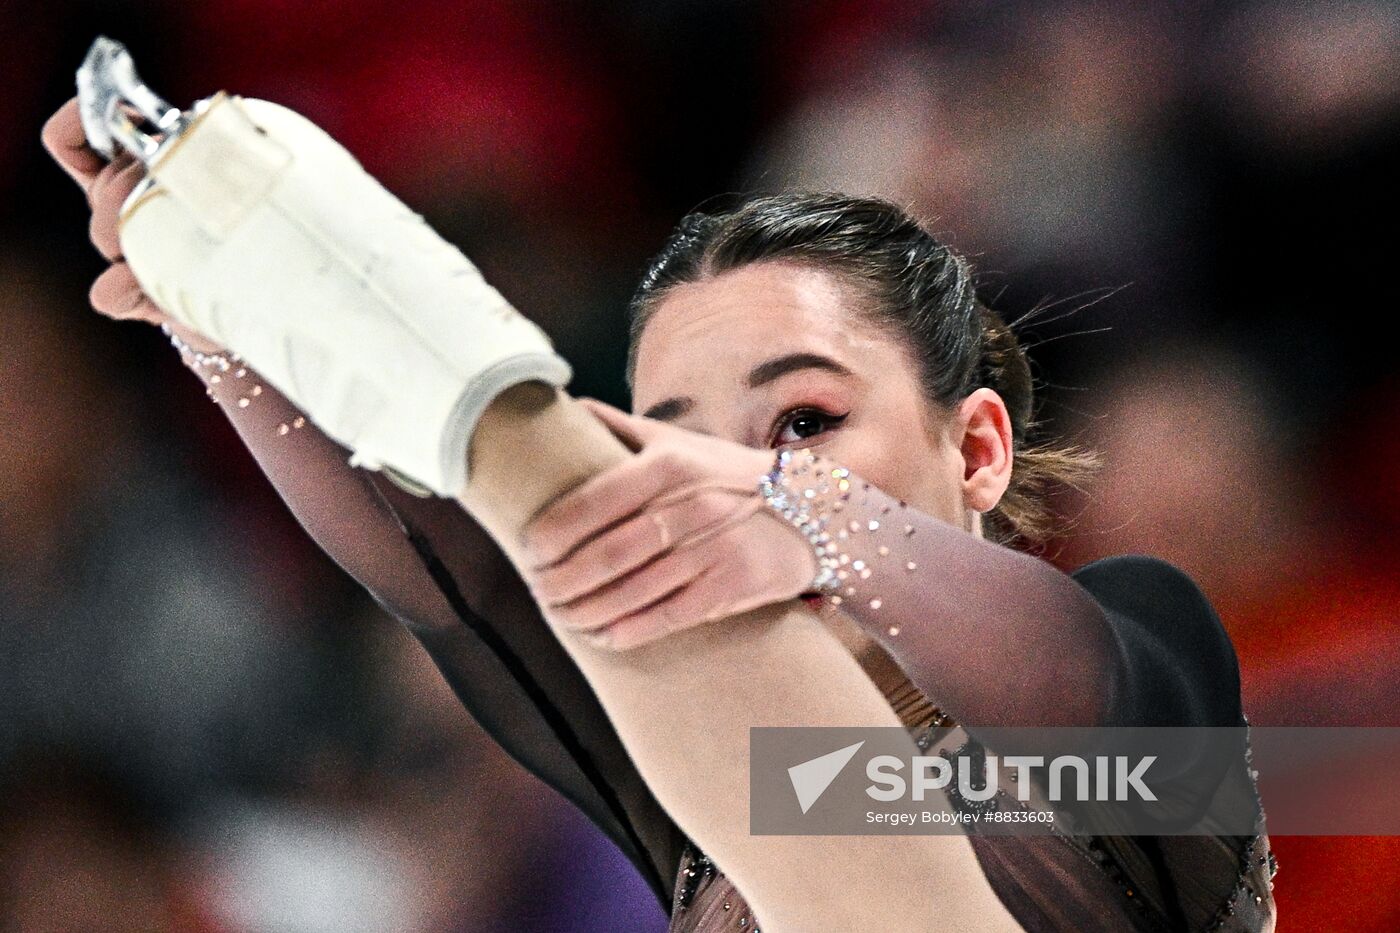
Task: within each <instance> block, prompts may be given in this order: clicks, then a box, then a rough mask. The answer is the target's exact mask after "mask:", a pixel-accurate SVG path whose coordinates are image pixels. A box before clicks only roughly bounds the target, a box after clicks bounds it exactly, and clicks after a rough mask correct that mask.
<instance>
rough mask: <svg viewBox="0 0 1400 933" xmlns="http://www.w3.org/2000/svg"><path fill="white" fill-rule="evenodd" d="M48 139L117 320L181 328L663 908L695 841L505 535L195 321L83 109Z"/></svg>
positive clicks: (454, 671)
mask: <svg viewBox="0 0 1400 933" xmlns="http://www.w3.org/2000/svg"><path fill="white" fill-rule="evenodd" d="M43 135H44V144H45V146H46V147H47V148H48V149H49V151H50V152H51V153H52V154H53V156H54V158H55V159H56V161H57V162H58V164H59V165H60V166H61V167H62V168H63V169H64V170H65V171H66V172H67V173H68V174H69V175H70V176H72V178H73V179H74V180H75V181H76V182H77V183H78V185H79V187H80V188H81V189H82V190H83V192H84V193H85V194H86V195H87V198H88V202H89V205H90V207H91V208H92V221H91V237H92V240H93V243H94V244H95V245H96V246H97V248H98V250H99V252H101V253H102V255H103V256H104V257H105V258H107V259H108V260H110V261H111V265H110V266H109V267H108V268H107V269H106V270H105V271H104V272H103V273H102V275H101V276H100V277H99V278H98V280H97V281H96V283H95V284H94V285H93V288H92V292H91V300H92V303H93V306H94V307H95V308H96V309H97V310H98V311H99V312H101V313H102V314H104V315H106V316H108V317H112V318H114V319H118V320H140V321H145V322H148V323H151V324H158V325H161V326H164V327H166V328H167V329H168V330H169V331H170V332H171V333H172V338H173V342H175V343H176V344H177V346H180V347H181V358H182V360H183V362H184V363H185V364H186V365H187V366H188V367H189V368H190V370H191V371H192V372H193V373H194V374H195V375H196V376H197V377H198V378H199V379H200V381H201V382H202V384H203V385H204V386H205V387H206V389H207V391H208V393H209V396H210V398H211V399H213V400H214V401H215V402H216V403H217V404H218V407H219V409H220V410H221V411H222V412H223V414H224V415H225V416H227V417H228V419H229V421H230V423H231V424H232V426H233V427H234V429H235V430H236V431H237V432H238V434H239V436H240V438H241V439H242V440H243V442H244V444H245V445H246V446H247V447H248V449H249V451H250V452H251V453H252V455H253V457H254V459H255V460H256V461H257V463H258V465H259V467H260V468H261V470H262V471H263V473H264V474H265V475H266V476H267V477H268V479H269V480H270V481H271V483H272V485H273V486H274V487H275V488H276V490H277V492H278V494H279V495H280V496H281V497H282V499H283V501H284V502H286V504H287V506H288V508H289V509H290V510H291V512H292V513H293V514H294V515H295V516H296V518H297V520H298V521H299V522H300V523H301V525H302V526H303V527H304V528H305V529H306V530H307V532H308V533H309V534H310V535H311V537H312V538H313V539H314V540H315V541H316V543H317V544H318V545H319V546H320V547H321V548H322V550H324V551H325V552H326V554H327V555H329V556H330V557H331V559H333V560H334V561H335V562H336V563H337V564H339V565H340V566H341V568H342V569H344V570H345V571H346V572H347V573H349V574H350V575H351V576H352V577H353V578H354V579H355V580H356V581H357V582H359V583H360V584H361V585H362V586H364V587H365V589H366V590H367V591H368V592H369V593H370V594H371V595H372V596H373V597H374V598H375V599H376V600H377V601H378V602H379V603H380V604H381V605H383V606H384V607H385V608H387V609H388V610H389V611H390V612H392V613H393V614H394V615H395V616H396V617H397V618H398V619H399V620H400V621H401V622H403V624H404V625H405V626H406V627H407V628H408V629H409V630H410V631H411V632H412V633H413V635H414V636H415V637H416V638H417V639H418V640H419V642H420V643H421V644H422V645H423V646H424V648H425V649H426V650H427V651H428V653H429V655H430V656H431V657H432V659H433V661H434V663H435V664H436V665H437V666H438V668H439V669H440V670H441V671H442V673H443V676H444V678H445V679H446V680H447V682H448V683H449V684H450V685H451V687H452V688H453V690H454V692H456V694H457V695H458V697H459V698H460V699H461V701H462V703H463V705H464V706H465V707H466V708H467V710H468V711H469V712H470V713H471V714H472V716H473V717H474V718H476V720H477V721H478V722H480V723H481V725H482V726H483V727H484V728H485V729H486V730H487V732H488V733H489V734H490V735H491V736H492V738H493V739H495V740H496V741H497V742H498V743H500V744H501V746H502V747H503V748H504V749H505V750H506V751H507V752H508V753H509V754H511V755H512V756H513V757H514V758H516V759H517V760H518V761H520V762H521V763H522V764H523V765H525V766H526V767H527V768H529V769H530V770H531V771H532V772H533V773H535V774H536V775H538V776H539V777H540V778H541V779H543V780H544V781H545V782H546V783H548V784H549V785H550V786H552V787H553V788H555V789H556V790H558V791H559V792H560V793H562V794H563V795H564V796H565V797H566V798H568V799H569V800H571V801H572V802H573V803H574V804H576V805H577V806H578V807H580V809H582V810H583V811H584V812H585V813H586V814H588V816H589V817H590V818H592V820H593V821H594V822H595V823H596V824H597V825H598V826H599V827H600V828H601V829H602V830H603V831H604V832H605V833H607V834H608V836H609V837H610V838H611V839H612V840H613V841H614V842H615V843H616V844H617V845H618V846H619V847H620V848H621V849H622V850H623V851H624V852H625V853H626V854H627V855H628V856H629V857H630V858H631V859H632V861H633V862H634V864H636V865H637V867H638V870H639V871H640V872H641V873H642V875H643V876H644V877H645V878H646V879H647V880H648V881H649V882H650V884H651V886H652V888H653V890H655V892H656V893H657V896H658V898H659V900H660V901H661V902H662V904H663V905H666V904H669V903H670V901H671V892H672V887H673V884H674V879H675V871H676V864H677V862H678V861H679V858H680V850H681V847H682V846H683V844H684V842H685V840H684V837H683V836H682V835H681V834H680V832H679V831H678V830H677V829H676V828H675V826H674V824H673V823H672V821H671V820H670V819H669V818H668V817H667V816H666V814H665V811H663V810H662V809H661V807H660V805H659V804H658V803H657V802H656V800H655V798H654V797H653V796H652V795H651V792H650V791H649V790H648V789H647V788H646V786H645V784H644V783H643V782H642V780H641V778H640V777H639V776H638V775H637V773H636V769H635V768H633V767H632V764H631V762H630V761H629V760H628V758H627V755H626V752H625V750H624V749H623V747H622V744H621V742H620V741H619V740H618V738H617V735H616V732H615V731H614V730H613V729H612V725H611V723H609V722H608V719H607V717H606V714H604V712H603V710H602V708H601V707H600V706H599V705H598V702H597V699H596V697H594V695H593V693H592V691H591V690H590V689H589V687H588V684H587V683H586V682H585V681H584V679H583V677H582V675H581V674H580V673H579V671H578V669H577V667H576V666H575V665H574V663H573V661H572V660H571V659H570V658H569V657H568V655H567V654H566V653H565V652H564V651H563V649H562V648H561V647H560V645H559V643H558V641H557V640H556V639H555V638H554V636H553V634H552V633H551V632H550V631H549V630H548V628H547V627H546V626H545V625H544V623H543V622H542V620H541V619H540V615H539V610H538V608H537V607H536V605H535V602H534V600H533V599H532V598H531V597H530V594H529V593H528V592H527V591H526V589H525V585H524V583H523V582H522V581H521V580H520V577H519V575H518V574H516V573H515V570H514V568H513V567H511V565H510V562H509V561H508V560H507V559H506V557H505V555H504V554H503V553H501V550H500V548H499V547H497V546H496V544H495V542H494V541H493V540H492V539H491V537H490V536H489V535H488V534H487V533H486V532H485V531H484V530H483V529H482V528H481V526H480V525H478V524H477V523H476V522H474V521H473V520H472V519H471V517H470V516H468V515H467V514H466V513H465V512H464V511H463V510H462V509H461V508H460V507H459V506H458V505H457V504H456V503H455V502H452V501H451V500H446V499H439V498H429V499H420V498H416V497H413V496H410V495H408V494H406V493H404V492H403V491H402V490H400V489H399V488H398V487H396V486H394V485H393V484H392V483H389V482H388V481H386V480H385V479H384V478H383V476H382V475H381V474H378V473H372V472H368V471H365V470H357V469H354V468H352V467H350V465H349V464H348V462H347V458H348V452H347V451H346V450H345V449H344V448H343V447H341V446H340V445H339V444H337V443H336V442H335V441H334V440H332V439H331V438H329V437H327V436H326V434H325V433H324V432H322V431H321V430H320V429H319V428H318V427H316V425H315V424H314V423H312V422H311V421H310V420H309V419H308V418H306V417H305V416H304V414H303V413H302V412H301V411H300V410H298V409H297V407H296V406H295V405H293V404H292V403H291V402H290V401H289V400H287V399H286V398H285V397H284V396H283V395H282V394H281V393H280V392H278V391H277V389H276V388H275V387H273V386H272V385H271V384H269V383H267V382H265V381H264V380H263V379H262V378H261V377H260V376H259V374H258V373H256V372H255V371H254V370H252V369H251V368H250V367H247V366H245V365H244V364H243V363H242V362H241V361H240V360H239V359H238V358H237V357H236V356H233V355H231V354H229V353H227V352H225V351H224V350H223V349H222V348H221V347H219V346H217V345H215V344H213V343H211V342H209V341H206V340H204V339H203V338H202V337H200V336H199V335H198V334H194V333H192V332H190V331H189V330H187V329H184V328H181V327H180V325H178V324H177V323H176V322H174V321H172V320H170V319H169V318H168V317H167V315H166V314H165V313H164V312H163V311H162V310H161V309H160V308H158V307H156V306H155V304H154V303H152V302H151V300H150V299H149V298H148V297H147V296H146V295H145V294H143V293H142V291H141V289H140V286H139V285H138V284H137V282H136V279H135V277H134V276H133V275H132V273H131V270H130V268H129V267H128V266H127V264H126V262H125V261H124V259H123V258H122V256H121V252H120V243H119V241H118V238H117V214H118V211H119V209H120V207H121V205H122V203H123V202H124V201H125V200H126V198H127V196H128V195H129V194H130V193H131V190H132V188H133V187H134V186H135V184H136V183H137V182H138V181H139V180H140V178H141V177H142V174H143V169H142V167H141V166H140V165H137V164H135V163H133V162H132V161H131V160H130V159H129V157H122V158H120V159H118V161H116V162H114V163H113V164H111V165H108V164H107V163H106V162H105V161H103V160H102V159H100V158H99V157H98V156H97V155H96V154H95V153H93V152H92V151H91V150H90V149H89V148H88V147H87V145H86V141H85V138H84V135H83V129H82V126H81V124H80V121H79V119H78V112H77V102H76V101H69V102H68V103H67V104H65V105H64V106H63V107H62V108H60V109H59V111H58V112H57V113H55V114H54V116H53V117H52V118H51V119H50V120H49V122H48V124H47V125H46V126H45V128H44V134H43Z"/></svg>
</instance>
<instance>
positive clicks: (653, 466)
mask: <svg viewBox="0 0 1400 933" xmlns="http://www.w3.org/2000/svg"><path fill="white" fill-rule="evenodd" d="M691 472H692V471H691V470H690V469H689V467H688V465H687V463H686V461H685V459H684V458H683V457H682V456H681V455H680V454H679V452H677V451H663V452H658V453H656V454H652V453H650V452H646V451H644V452H643V453H641V454H638V455H637V456H635V457H631V458H629V459H627V460H624V461H623V462H622V463H619V464H618V465H617V466H614V467H612V468H610V469H608V470H605V471H604V472H602V473H600V474H598V475H597V476H594V477H593V478H592V479H589V480H587V481H586V482H584V483H583V485H581V486H579V487H577V488H576V489H574V490H572V491H571V492H568V493H566V494H565V495H564V496H562V497H561V498H559V499H556V500H555V501H554V502H552V503H551V504H550V505H549V506H548V507H546V508H545V509H544V510H543V511H542V512H540V513H539V514H538V515H536V516H535V517H534V518H533V519H531V520H530V522H529V524H527V525H526V527H525V530H524V531H523V532H522V535H521V537H522V541H523V543H524V546H525V550H526V553H527V555H528V559H530V560H531V561H532V563H533V566H534V568H535V569H540V570H542V569H544V568H545V567H547V566H549V565H550V564H553V563H556V562H558V561H559V560H561V559H562V558H564V557H565V556H566V555H568V554H570V553H572V552H573V551H574V550H575V549H576V548H578V547H580V546H581V545H583V544H584V543H586V542H587V541H588V540H590V539H591V538H592V537H594V536H595V535H597V534H599V533H601V532H603V531H604V530H606V529H608V528H610V527H612V526H613V525H616V524H617V523H618V522H621V521H623V520H624V519H626V518H628V517H630V516H631V515H632V514H633V513H634V512H637V511H638V510H640V509H641V508H642V507H643V506H645V505H646V504H647V503H648V502H649V501H651V499H652V498H654V497H655V496H656V495H658V494H659V493H661V492H662V491H664V490H667V489H671V488H673V487H675V486H679V485H681V483H683V482H684V481H685V480H687V479H688V478H689V477H690V473H691Z"/></svg>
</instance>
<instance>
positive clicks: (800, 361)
mask: <svg viewBox="0 0 1400 933" xmlns="http://www.w3.org/2000/svg"><path fill="white" fill-rule="evenodd" d="M799 369H824V370H826V371H827V372H831V373H835V374H836V375H838V376H850V375H853V373H852V372H851V371H850V370H849V369H847V368H846V367H844V366H842V365H841V364H840V363H838V362H836V361H835V360H833V359H832V358H831V357H829V356H822V355H821V354H820V353H789V354H787V355H786V356H776V357H774V358H773V359H771V360H768V361H767V362H765V363H759V364H758V365H757V366H755V367H754V368H753V369H752V370H750V371H749V388H750V389H757V388H758V387H759V386H761V385H766V384H767V383H770V382H772V381H773V380H774V379H777V378H779V377H780V376H786V375H787V374H788V373H791V372H796V371H797V370H799Z"/></svg>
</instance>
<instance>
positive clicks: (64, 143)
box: [40, 97, 107, 192]
mask: <svg viewBox="0 0 1400 933" xmlns="http://www.w3.org/2000/svg"><path fill="white" fill-rule="evenodd" d="M40 139H42V140H43V143H44V148H45V149H47V150H48V151H49V155H51V156H53V158H54V161H56V162H57V163H58V164H59V167H60V168H62V169H63V170H64V171H65V172H67V173H68V176H69V177H70V178H72V179H73V180H74V181H75V182H77V183H78V186H79V187H81V188H82V189H83V191H85V192H86V191H87V190H88V189H89V188H91V187H92V182H93V179H95V178H96V177H97V173H98V172H100V171H101V170H102V167H103V166H104V165H106V164H107V160H106V159H104V158H102V156H100V155H98V154H97V153H96V152H95V151H93V149H92V148H91V147H90V146H89V145H88V144H87V136H86V135H85V134H84V133H83V121H82V119H81V118H80V117H79V116H78V99H77V98H76V97H75V98H73V99H72V100H70V101H68V103H66V104H64V105H63V106H62V107H60V108H58V112H57V113H55V114H54V115H53V116H51V117H49V119H48V121H47V122H45V123H44V129H43V132H42V133H41V134H40Z"/></svg>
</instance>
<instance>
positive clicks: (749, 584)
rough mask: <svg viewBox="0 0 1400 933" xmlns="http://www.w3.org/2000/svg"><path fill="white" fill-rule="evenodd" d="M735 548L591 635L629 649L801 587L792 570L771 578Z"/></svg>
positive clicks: (783, 596) (780, 597)
mask: <svg viewBox="0 0 1400 933" xmlns="http://www.w3.org/2000/svg"><path fill="white" fill-rule="evenodd" d="M734 553H735V552H732V551H731V552H730V556H728V557H726V558H725V559H724V560H722V561H720V562H718V563H715V564H712V565H711V566H709V567H708V568H706V569H705V570H703V571H702V572H701V573H699V574H697V575H696V576H695V578H694V579H692V580H691V581H690V582H689V583H687V584H686V585H685V586H683V587H680V588H679V589H677V590H675V591H674V592H672V593H670V594H669V595H667V596H665V597H664V598H662V599H660V600H658V601H656V602H654V603H652V604H651V605H648V606H645V607H643V608H642V609H640V610H638V611H636V612H634V613H632V614H630V615H627V616H624V617H622V618H620V619H617V620H616V621H614V622H613V623H612V624H611V625H608V626H606V627H605V628H602V629H599V630H596V631H594V632H592V633H590V634H589V635H588V636H587V637H588V639H589V640H590V641H591V642H592V643H593V644H595V645H597V646H598V647H603V648H610V649H612V650H615V651H627V650H630V649H632V648H637V647H640V646H641V645H646V644H650V643H652V642H655V641H660V640H661V639H663V638H666V637H667V636H670V635H673V634H675V633H676V632H681V631H684V630H685V629H688V628H694V627H695V626H697V625H705V624H707V623H710V622H716V621H718V620H721V619H728V618H730V617H732V616H737V615H739V614H741V613H744V612H749V611H751V610H754V609H757V608H759V607H760V606H767V605H771V604H772V603H777V602H782V601H784V600H787V599H791V598H793V596H795V595H796V593H797V592H798V591H797V590H795V589H793V587H792V586H791V584H790V581H785V580H784V579H783V578H784V577H786V576H789V575H786V574H781V573H779V574H777V575H775V576H773V578H772V579H765V578H764V575H763V574H762V573H758V574H755V573H754V571H753V569H752V568H751V567H745V566H744V565H743V563H742V561H741V560H740V559H738V558H736V557H734V556H733V555H734Z"/></svg>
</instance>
